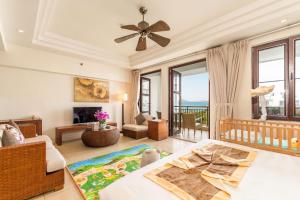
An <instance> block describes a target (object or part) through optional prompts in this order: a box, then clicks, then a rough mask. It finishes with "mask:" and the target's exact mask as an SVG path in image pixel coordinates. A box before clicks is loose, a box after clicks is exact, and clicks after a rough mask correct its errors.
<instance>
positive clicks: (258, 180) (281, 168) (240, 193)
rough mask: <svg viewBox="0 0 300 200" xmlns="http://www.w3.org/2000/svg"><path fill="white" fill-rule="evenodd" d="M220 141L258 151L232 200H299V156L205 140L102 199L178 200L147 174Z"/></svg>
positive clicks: (124, 181) (113, 188)
mask: <svg viewBox="0 0 300 200" xmlns="http://www.w3.org/2000/svg"><path fill="white" fill-rule="evenodd" d="M211 143H213V144H221V145H225V146H230V147H233V148H239V149H242V150H252V151H256V159H255V160H254V162H253V163H252V166H251V167H250V168H249V169H248V171H247V173H246V174H245V176H244V178H243V180H242V181H241V182H240V185H239V187H238V188H235V189H232V191H231V193H232V194H231V199H232V200H260V199H261V200H265V199H272V200H282V199H298V198H299V199H300V193H299V191H298V188H299V185H300V158H299V157H295V156H289V155H285V154H279V153H275V152H270V151H265V150H258V149H254V148H251V147H246V146H241V145H239V144H232V143H228V142H224V141H216V140H203V141H201V142H199V143H196V144H192V145H191V146H189V147H187V148H186V149H183V150H181V151H179V152H176V153H174V154H172V155H170V156H168V157H166V158H163V159H161V160H159V161H157V162H155V163H152V164H150V165H148V166H146V167H143V168H141V169H140V170H137V171H135V172H133V173H131V174H129V175H127V176H125V177H123V178H122V179H120V180H118V181H116V182H115V183H114V184H111V185H110V186H108V187H107V188H105V189H103V190H102V191H100V192H99V195H100V199H102V200H116V199H123V200H141V199H143V200H154V199H159V200H179V198H178V197H177V196H176V195H175V194H173V193H171V192H169V191H167V190H165V189H164V188H162V187H161V186H159V185H157V184H155V183H154V182H152V181H151V180H149V179H147V178H146V177H145V176H144V174H146V173H148V172H149V171H151V170H153V169H156V168H158V167H161V166H162V165H164V164H165V163H168V162H170V161H172V160H174V159H176V158H178V157H180V156H182V155H185V154H187V153H188V152H190V151H191V150H192V149H193V148H198V147H199V148H201V147H203V146H205V145H208V144H211Z"/></svg>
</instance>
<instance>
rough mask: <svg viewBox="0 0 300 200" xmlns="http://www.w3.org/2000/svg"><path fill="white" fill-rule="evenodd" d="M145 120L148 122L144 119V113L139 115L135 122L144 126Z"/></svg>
mask: <svg viewBox="0 0 300 200" xmlns="http://www.w3.org/2000/svg"><path fill="white" fill-rule="evenodd" d="M145 120H146V118H145V117H144V115H143V114H142V113H140V114H138V115H137V116H136V117H135V121H136V124H137V125H142V124H143V122H144V121H145Z"/></svg>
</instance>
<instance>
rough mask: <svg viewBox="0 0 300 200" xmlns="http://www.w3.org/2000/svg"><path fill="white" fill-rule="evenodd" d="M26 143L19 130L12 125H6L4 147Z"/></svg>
mask: <svg viewBox="0 0 300 200" xmlns="http://www.w3.org/2000/svg"><path fill="white" fill-rule="evenodd" d="M24 141H25V140H24V136H23V134H22V133H21V132H20V131H19V130H18V129H16V128H15V127H13V126H11V125H8V124H7V125H6V128H5V129H4V130H3V136H2V146H4V147H5V146H10V145H15V144H23V143H24Z"/></svg>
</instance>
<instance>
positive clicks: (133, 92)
mask: <svg viewBox="0 0 300 200" xmlns="http://www.w3.org/2000/svg"><path fill="white" fill-rule="evenodd" d="M140 76H141V72H140V70H133V71H132V72H131V85H130V98H131V101H130V108H131V109H130V111H131V112H130V113H129V119H130V123H131V124H135V117H136V116H137V115H138V114H139V112H140V111H139V106H138V102H139V97H140Z"/></svg>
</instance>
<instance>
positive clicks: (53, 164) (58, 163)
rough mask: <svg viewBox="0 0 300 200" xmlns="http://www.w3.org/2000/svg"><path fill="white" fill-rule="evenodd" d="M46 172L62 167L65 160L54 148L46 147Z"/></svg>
mask: <svg viewBox="0 0 300 200" xmlns="http://www.w3.org/2000/svg"><path fill="white" fill-rule="evenodd" d="M46 162H47V172H48V173H50V172H54V171H58V170H61V169H64V168H65V166H66V161H65V159H64V157H63V156H62V155H61V154H60V153H59V151H58V150H57V149H56V148H54V147H53V148H50V149H46Z"/></svg>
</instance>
